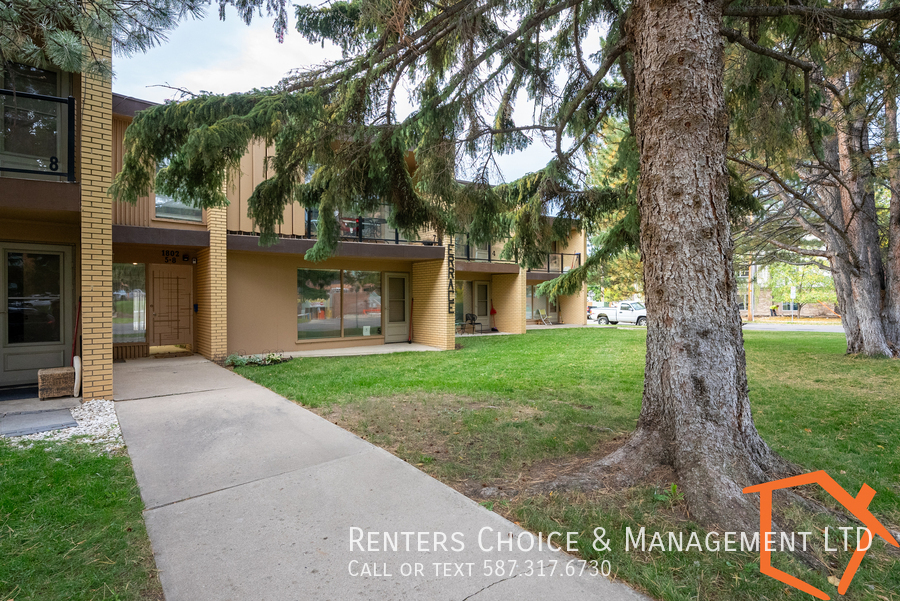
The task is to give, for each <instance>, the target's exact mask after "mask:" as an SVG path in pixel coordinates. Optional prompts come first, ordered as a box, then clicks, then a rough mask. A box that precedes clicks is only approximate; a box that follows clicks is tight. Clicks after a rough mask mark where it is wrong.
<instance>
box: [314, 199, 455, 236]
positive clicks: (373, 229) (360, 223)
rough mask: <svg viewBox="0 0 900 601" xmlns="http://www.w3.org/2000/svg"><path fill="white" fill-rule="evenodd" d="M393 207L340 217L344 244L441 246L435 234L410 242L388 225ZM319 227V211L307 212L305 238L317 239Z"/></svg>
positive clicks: (339, 222)
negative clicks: (365, 213) (362, 214)
mask: <svg viewBox="0 0 900 601" xmlns="http://www.w3.org/2000/svg"><path fill="white" fill-rule="evenodd" d="M390 211H391V207H390V206H389V205H382V207H381V208H380V209H378V210H377V211H374V212H372V213H371V214H369V215H364V216H344V215H340V216H338V224H339V226H340V228H341V234H340V236H341V241H343V242H370V243H376V244H420V245H422V246H441V243H440V241H438V240H437V237H436V236H435V235H434V234H431V235H424V236H423V239H422V240H408V239H406V238H404V237H403V236H402V235H401V234H400V230H398V229H395V228H392V227H390V226H389V225H388V216H389V215H390ZM318 226H319V211H318V210H317V209H307V210H306V235H305V236H304V237H305V238H311V239H314V238H316V237H317V236H316V232H317V231H318Z"/></svg>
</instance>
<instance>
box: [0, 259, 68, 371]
mask: <svg viewBox="0 0 900 601" xmlns="http://www.w3.org/2000/svg"><path fill="white" fill-rule="evenodd" d="M71 250H72V249H71V248H70V247H67V246H48V245H44V244H17V243H0V261H2V264H0V270H2V278H0V279H2V289H0V386H5V385H10V384H32V383H35V382H37V372H38V370H39V369H45V368H50V367H65V366H67V365H69V364H70V363H71V361H72V336H73V331H72V330H73V327H74V319H73V311H72V303H73V300H74V299H73V297H74V293H73V289H72V252H71Z"/></svg>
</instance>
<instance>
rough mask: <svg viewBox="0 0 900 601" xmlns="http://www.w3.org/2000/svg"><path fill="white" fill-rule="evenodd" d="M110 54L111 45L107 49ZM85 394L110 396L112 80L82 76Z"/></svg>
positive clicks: (82, 349) (82, 312)
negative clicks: (108, 192)
mask: <svg viewBox="0 0 900 601" xmlns="http://www.w3.org/2000/svg"><path fill="white" fill-rule="evenodd" d="M104 54H105V56H106V57H107V58H108V57H109V51H108V49H107V50H106V51H105V52H104ZM81 86H82V94H81V97H82V101H81V107H80V115H79V116H80V121H81V122H80V140H79V141H80V144H79V150H80V151H79V156H78V165H79V168H80V178H79V181H80V183H81V299H82V300H81V303H82V305H81V336H82V338H81V355H82V361H83V366H84V368H83V372H82V398H83V399H84V400H85V401H88V400H91V399H112V393H113V377H112V300H113V299H112V199H111V198H110V196H109V195H108V194H107V193H106V191H107V189H109V186H110V184H111V183H112V85H111V82H110V81H109V80H104V79H102V78H99V77H96V76H94V75H88V74H83V75H82V77H81Z"/></svg>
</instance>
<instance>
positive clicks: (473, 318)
mask: <svg viewBox="0 0 900 601" xmlns="http://www.w3.org/2000/svg"><path fill="white" fill-rule="evenodd" d="M468 326H472V333H473V334H474V333H475V326H478V333H479V334H481V333H482V332H484V326H483V325H482V324H481V322H480V321H478V316H477V315H475V314H474V313H466V327H468Z"/></svg>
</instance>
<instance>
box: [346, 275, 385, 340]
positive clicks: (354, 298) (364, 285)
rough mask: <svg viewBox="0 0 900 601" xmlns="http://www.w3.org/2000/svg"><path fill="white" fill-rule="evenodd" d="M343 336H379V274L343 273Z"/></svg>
mask: <svg viewBox="0 0 900 601" xmlns="http://www.w3.org/2000/svg"><path fill="white" fill-rule="evenodd" d="M343 291H344V298H343V301H342V303H341V304H342V306H343V309H344V310H343V316H344V336H374V335H377V334H381V272H378V271H345V272H344V287H343Z"/></svg>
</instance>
